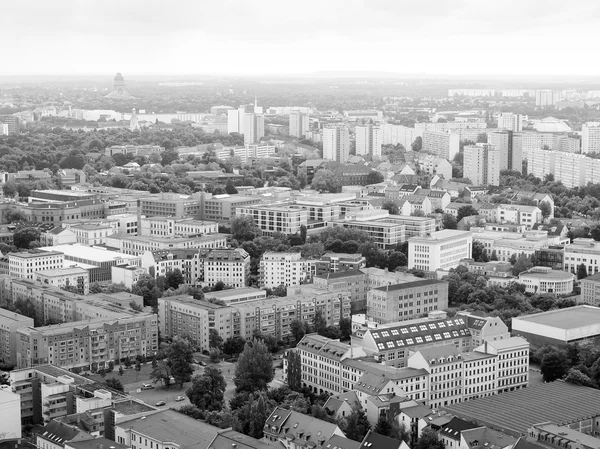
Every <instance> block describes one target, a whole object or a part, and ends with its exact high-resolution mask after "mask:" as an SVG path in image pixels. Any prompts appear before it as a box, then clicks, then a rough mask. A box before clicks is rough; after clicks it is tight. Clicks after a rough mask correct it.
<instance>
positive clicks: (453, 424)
mask: <svg viewBox="0 0 600 449" xmlns="http://www.w3.org/2000/svg"><path fill="white" fill-rule="evenodd" d="M476 427H479V426H478V425H477V424H475V423H472V422H469V421H465V420H464V419H460V418H457V417H454V418H452V419H451V420H450V422H448V423H447V424H446V425H445V426H443V427H442V429H441V430H440V434H441V435H444V436H447V437H449V438H452V439H454V440H460V434H461V432H462V431H463V430H469V429H475V428H476Z"/></svg>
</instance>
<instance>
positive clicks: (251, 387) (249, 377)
mask: <svg viewBox="0 0 600 449" xmlns="http://www.w3.org/2000/svg"><path fill="white" fill-rule="evenodd" d="M273 377H274V373H273V361H272V359H271V353H270V352H269V349H268V348H267V345H265V344H264V342H262V341H260V340H257V339H256V338H253V339H252V340H251V341H248V342H246V346H244V350H243V351H242V353H241V354H240V358H239V359H238V362H237V365H236V367H235V377H234V379H233V382H234V383H235V391H236V392H241V391H248V392H251V393H252V392H255V391H258V390H266V389H267V387H268V386H269V383H270V382H271V381H272V380H273Z"/></svg>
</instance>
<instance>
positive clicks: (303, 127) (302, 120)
mask: <svg viewBox="0 0 600 449" xmlns="http://www.w3.org/2000/svg"><path fill="white" fill-rule="evenodd" d="M309 118H310V116H309V115H308V114H305V113H302V112H300V111H292V112H290V123H289V126H290V136H294V137H298V138H299V139H304V138H305V137H306V131H308V130H309V129H310V121H309Z"/></svg>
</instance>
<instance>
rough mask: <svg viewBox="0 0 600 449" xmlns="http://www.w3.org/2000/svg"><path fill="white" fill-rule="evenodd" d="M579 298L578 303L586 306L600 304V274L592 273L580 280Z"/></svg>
mask: <svg viewBox="0 0 600 449" xmlns="http://www.w3.org/2000/svg"><path fill="white" fill-rule="evenodd" d="M580 284H581V299H580V301H579V303H580V304H587V305H588V306H596V307H598V306H599V305H600V274H594V275H592V276H588V277H586V278H584V279H581V280H580Z"/></svg>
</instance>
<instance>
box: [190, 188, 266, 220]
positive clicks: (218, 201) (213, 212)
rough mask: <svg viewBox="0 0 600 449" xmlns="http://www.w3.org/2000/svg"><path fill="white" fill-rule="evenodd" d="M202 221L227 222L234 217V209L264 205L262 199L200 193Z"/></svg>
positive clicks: (259, 197)
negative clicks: (202, 205) (202, 204)
mask: <svg viewBox="0 0 600 449" xmlns="http://www.w3.org/2000/svg"><path fill="white" fill-rule="evenodd" d="M202 198H203V202H204V207H203V208H202V215H201V216H202V219H204V220H216V221H227V220H231V219H232V218H234V217H235V213H236V208H238V207H243V206H251V205H257V204H264V197H262V196H250V195H218V196H213V195H212V193H206V192H202Z"/></svg>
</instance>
